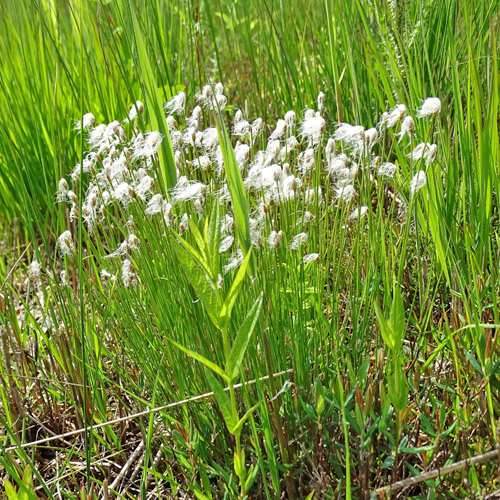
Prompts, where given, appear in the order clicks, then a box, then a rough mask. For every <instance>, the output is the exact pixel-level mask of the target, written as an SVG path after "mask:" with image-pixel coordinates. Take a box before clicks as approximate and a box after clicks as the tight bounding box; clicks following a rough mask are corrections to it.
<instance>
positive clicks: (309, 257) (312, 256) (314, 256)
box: [302, 253, 319, 264]
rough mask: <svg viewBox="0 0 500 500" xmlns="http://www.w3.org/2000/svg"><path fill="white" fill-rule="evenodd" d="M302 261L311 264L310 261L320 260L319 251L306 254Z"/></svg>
mask: <svg viewBox="0 0 500 500" xmlns="http://www.w3.org/2000/svg"><path fill="white" fill-rule="evenodd" d="M302 262H303V263H304V264H309V263H310V262H319V253H310V254H307V255H304V258H303V259H302Z"/></svg>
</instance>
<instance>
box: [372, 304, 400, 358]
mask: <svg viewBox="0 0 500 500" xmlns="http://www.w3.org/2000/svg"><path fill="white" fill-rule="evenodd" d="M373 305H374V307H375V313H376V315H377V321H378V326H379V328H380V333H381V334H382V338H383V339H384V342H385V343H386V345H387V347H388V348H389V349H391V351H392V350H394V348H395V347H396V343H395V340H394V333H393V331H392V327H391V325H390V323H389V322H388V321H387V320H386V319H385V318H384V314H383V313H382V311H381V310H380V307H379V305H378V304H377V302H374V304H373Z"/></svg>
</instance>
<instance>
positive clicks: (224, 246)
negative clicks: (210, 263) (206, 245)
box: [219, 235, 234, 253]
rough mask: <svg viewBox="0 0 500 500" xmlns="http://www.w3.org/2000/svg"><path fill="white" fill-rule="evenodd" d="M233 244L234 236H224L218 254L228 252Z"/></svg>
mask: <svg viewBox="0 0 500 500" xmlns="http://www.w3.org/2000/svg"><path fill="white" fill-rule="evenodd" d="M233 242H234V236H232V235H229V236H226V237H225V238H224V239H223V240H222V241H221V242H220V245H219V253H224V252H226V251H227V250H229V249H230V248H231V246H232V244H233Z"/></svg>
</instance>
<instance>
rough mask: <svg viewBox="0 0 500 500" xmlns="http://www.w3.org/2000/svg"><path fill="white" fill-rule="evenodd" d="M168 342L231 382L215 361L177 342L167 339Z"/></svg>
mask: <svg viewBox="0 0 500 500" xmlns="http://www.w3.org/2000/svg"><path fill="white" fill-rule="evenodd" d="M167 340H168V341H169V342H170V343H171V344H173V345H174V346H175V347H177V348H178V349H180V350H181V351H182V352H185V353H186V354H187V355H188V356H190V357H191V358H193V359H196V361H199V362H200V363H202V364H203V365H205V366H206V367H207V368H210V370H212V371H213V372H214V373H217V375H219V376H220V377H222V378H223V379H224V380H226V381H227V382H229V377H228V376H227V375H226V372H225V371H224V370H223V369H222V368H221V367H220V366H219V365H216V364H215V363H214V362H213V361H210V360H209V359H207V358H205V356H202V355H201V354H198V353H197V352H195V351H192V350H191V349H188V348H187V347H184V346H183V345H182V344H179V343H178V342H176V341H175V340H172V339H170V338H168V337H167Z"/></svg>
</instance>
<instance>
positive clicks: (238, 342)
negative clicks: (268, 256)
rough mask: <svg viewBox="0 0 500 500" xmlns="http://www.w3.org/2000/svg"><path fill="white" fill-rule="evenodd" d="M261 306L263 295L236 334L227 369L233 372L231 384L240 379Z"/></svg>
mask: <svg viewBox="0 0 500 500" xmlns="http://www.w3.org/2000/svg"><path fill="white" fill-rule="evenodd" d="M261 306H262V294H261V295H260V297H259V298H258V299H257V301H256V302H255V304H254V305H253V307H252V309H250V311H249V313H248V314H247V317H246V318H245V321H243V324H242V325H241V327H240V329H239V330H238V333H237V334H236V338H235V340H234V343H233V347H232V348H231V352H230V353H229V364H230V367H227V369H230V370H231V373H230V374H229V376H230V378H231V382H233V383H234V382H235V381H236V380H237V379H238V376H239V373H240V368H241V363H242V362H243V358H244V357H245V353H246V350H247V347H248V343H249V342H250V339H251V338H252V333H253V331H254V328H255V325H256V324H257V320H258V319H259V313H260V309H261Z"/></svg>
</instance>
